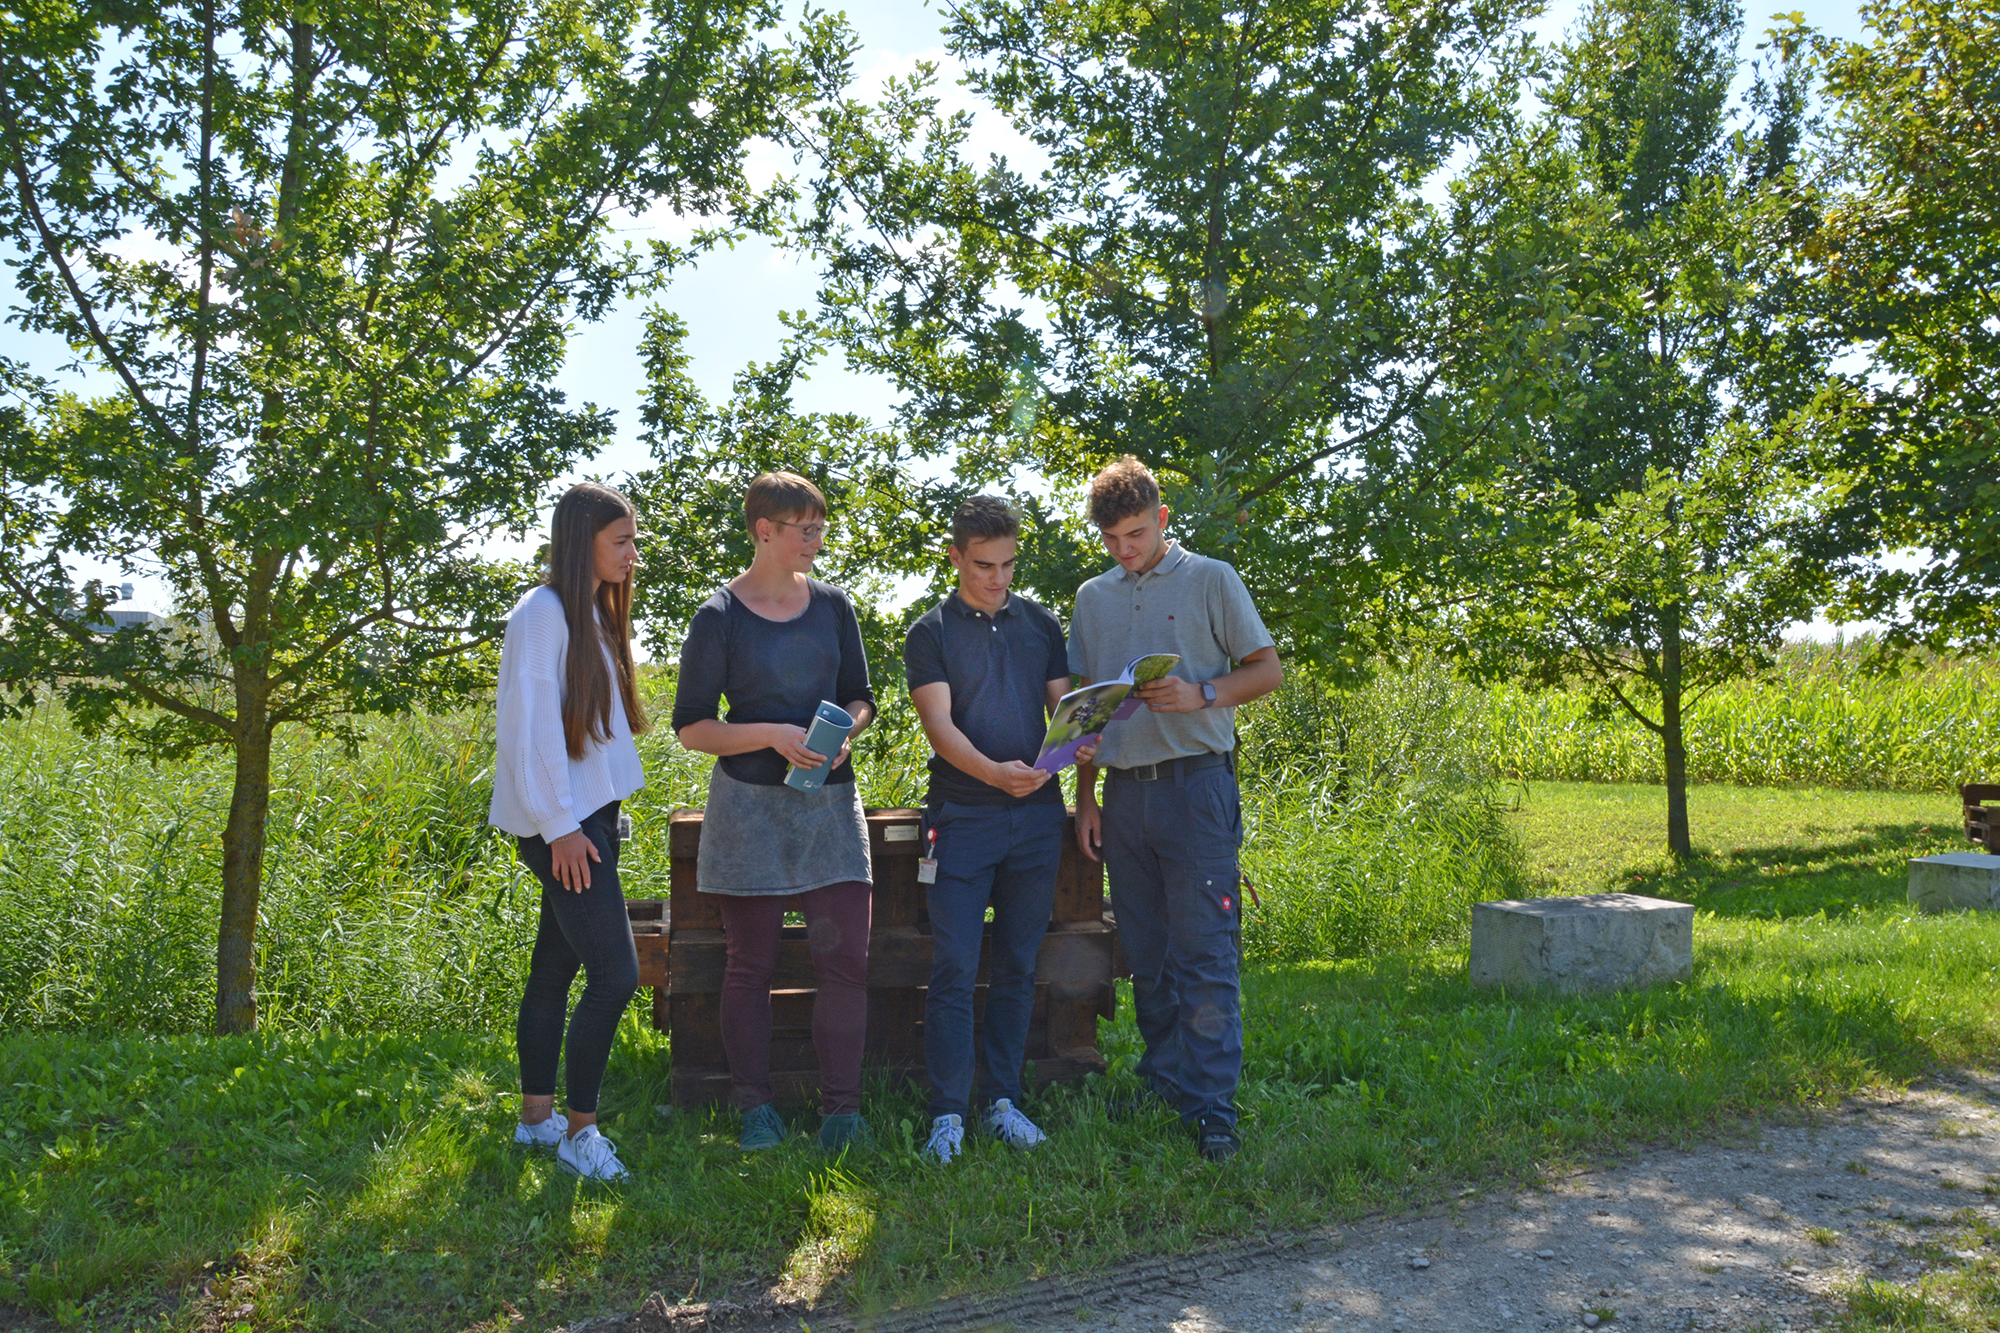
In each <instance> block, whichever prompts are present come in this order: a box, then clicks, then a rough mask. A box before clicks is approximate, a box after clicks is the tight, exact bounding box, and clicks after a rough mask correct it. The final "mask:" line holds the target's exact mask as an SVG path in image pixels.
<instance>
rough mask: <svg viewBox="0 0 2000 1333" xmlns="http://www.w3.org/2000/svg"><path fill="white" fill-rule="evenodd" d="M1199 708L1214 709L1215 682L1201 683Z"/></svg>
mask: <svg viewBox="0 0 2000 1333" xmlns="http://www.w3.org/2000/svg"><path fill="white" fill-rule="evenodd" d="M1201 706H1202V707H1203V708H1213V707H1215V682H1214V681H1212V680H1205V681H1203V682H1202V683H1201Z"/></svg>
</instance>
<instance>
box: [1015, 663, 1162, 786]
mask: <svg viewBox="0 0 2000 1333" xmlns="http://www.w3.org/2000/svg"><path fill="white" fill-rule="evenodd" d="M1180 660H1181V659H1180V654H1178V653H1145V654H1142V655H1141V656H1138V657H1135V658H1133V659H1132V661H1131V662H1130V664H1128V665H1127V666H1126V668H1125V671H1124V673H1123V674H1122V675H1120V676H1119V677H1118V678H1117V679H1116V680H1103V681H1096V682H1093V683H1092V684H1089V685H1085V686H1084V687H1083V688H1081V689H1076V690H1071V691H1070V692H1069V693H1068V694H1065V695H1064V696H1063V697H1062V698H1061V699H1059V700H1058V701H1057V702H1056V707H1055V712H1054V713H1052V714H1051V715H1050V717H1049V731H1048V735H1046V736H1044V737H1043V738H1042V752H1041V754H1040V755H1038V756H1036V759H1035V767H1036V768H1039V769H1041V770H1042V771H1043V772H1045V773H1060V772H1062V771H1063V770H1064V769H1065V768H1068V767H1069V766H1070V765H1071V764H1073V763H1075V762H1076V752H1077V751H1078V750H1080V749H1082V748H1083V747H1084V746H1086V745H1095V744H1097V742H1098V741H1099V740H1101V739H1103V736H1104V730H1105V728H1106V727H1108V726H1110V725H1111V724H1112V723H1113V722H1122V721H1123V720H1125V719H1126V718H1128V717H1130V716H1132V714H1134V713H1136V712H1138V711H1139V708H1140V703H1139V700H1138V699H1136V698H1133V697H1130V696H1131V694H1132V691H1133V690H1134V689H1137V688H1138V687H1139V686H1141V685H1143V684H1145V683H1146V682H1147V681H1149V680H1158V679H1159V678H1160V677H1162V676H1164V675H1166V674H1167V673H1168V672H1170V671H1172V670H1173V669H1174V664H1175V663H1177V662H1179V661H1180Z"/></svg>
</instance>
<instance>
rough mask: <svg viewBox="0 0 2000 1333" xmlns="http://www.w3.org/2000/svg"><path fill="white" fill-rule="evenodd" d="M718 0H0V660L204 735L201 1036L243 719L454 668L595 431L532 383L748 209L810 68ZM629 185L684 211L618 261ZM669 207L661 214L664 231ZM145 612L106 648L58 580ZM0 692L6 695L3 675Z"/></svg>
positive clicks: (88, 713) (474, 650)
mask: <svg viewBox="0 0 2000 1333" xmlns="http://www.w3.org/2000/svg"><path fill="white" fill-rule="evenodd" d="M776 21H777V14H776V13H775V11H774V10H773V9H772V8H770V7H769V6H767V5H764V4H762V3H758V2H757V0H716V2H715V3H702V4H691V5H678V4H669V3H664V2H663V0H583V3H579V4H548V3H544V2H543V0H454V2H453V3H451V4H437V3H429V2H427V0H410V2H409V3H402V4H395V5H375V4H363V5H358V6H333V7H325V8H322V7H319V6H317V5H315V4H314V3H312V0H301V2H300V3H281V4H275V5H273V4H268V3H265V2H264V0H167V2H165V3H162V4H159V5H149V6H131V5H125V4H116V3H105V2H103V0H34V2H33V3H29V4H26V5H17V6H14V7H12V8H11V9H10V10H9V11H8V13H7V14H6V15H5V16H4V17H3V18H0V24H3V25H4V36H0V176H3V177H4V181H5V188H4V189H0V236H4V238H5V240H6V241H7V242H8V243H9V245H10V247H11V250H12V257H11V258H10V260H9V263H10V266H11V268H12V271H13V278H14V282H15V285H16V287H17V288H18V290H19V292H20V301H19V303H18V305H17V306H16V307H15V308H14V309H13V310H12V311H11V312H10V313H9V315H8V318H9V319H10V320H11V321H12V322H13V323H15V324H16V325H17V326H19V327H21V328H23V329H27V330H31V331H35V332H38V333H45V334H52V335H54V336H55V337H56V338H59V339H61V340H62V341H63V342H64V343H66V344H67V345H68V346H70V347H71V348H74V349H75V350H76V362H75V366H74V367H73V369H76V370H80V371H81V372H83V375H84V378H83V383H82V387H78V386H77V384H76V383H75V378H74V377H72V378H71V380H70V381H69V386H68V387H67V388H64V387H62V386H61V385H59V384H57V383H56V382H54V381H53V380H52V379H51V375H52V374H54V373H56V372H57V371H59V370H60V369H62V368H58V367H34V368H30V367H25V366H12V367H9V372H10V381H11V385H12V387H13V388H14V390H15V391H16V398H17V404H18V408H17V411H16V412H15V414H14V415H13V416H12V417H11V418H10V419H9V421H8V422H7V423H5V426H4V429H0V679H4V680H6V681H10V682H14V683H16V684H17V685H19V686H22V687H24V688H29V689H36V688H39V689H43V690H46V689H55V690H59V691H60V693H61V696H62V698H63V699H64V701H65V702H66V703H67V704H68V706H69V708H70V709H71V710H72V711H73V712H74V713H75V715H76V716H77V717H78V719H79V720H80V721H81V722H82V723H83V725H85V726H86V727H89V728H92V729H112V730H115V731H117V732H118V733H120V734H122V735H123V736H124V737H125V738H126V740H127V741H128V742H130V743H132V744H136V745H139V746H142V747H144V748H146V749H148V750H151V751H153V752H156V753H163V754H171V753H177V752H184V751H186V750H188V749H190V748H191V747H195V746H201V745H211V744H214V745H223V746H227V747H229V748H230V749H232V750H233V752H234V757H235V780H234V787H233V791H232V794H231V799H230V805H229V815H228V822H227V826H226V828H225V829H224V831H223V838H222V865H221V906H220V923H219V930H218V945H217V987H216V1023H217V1027H218V1028H219V1029H220V1030H222V1031H225V1032H227V1031H240V1030H245V1029H249V1028H252V1027H254V1026H255V1024H256V1019H257V1007H256V991H255V980H256V935H255V931H256V922H257V908H258V896H259V892H260V887H261V879H262V858H263V851H264V825H265V819H266V813H267V809H268V805H269V799H270V756H271V745H272V737H273V734H274V733H275V732H276V731H277V730H278V729H279V728H281V727H286V726H293V725H297V726H307V727H318V728H327V729H335V730H338V729H340V728H342V727H343V726H345V725H348V723H347V719H351V718H353V717H354V716H355V715H357V714H366V713H374V712H387V711H394V710H400V709H408V708H413V707H420V706H428V705H433V704H445V703H450V702H455V701H457V700H459V699H461V698H462V697H463V696H464V695H465V693H466V692H467V691H469V690H471V689H473V688H475V687H477V686H480V685H482V684H484V683H485V682H487V681H489V680H490V669H491V660H490V658H491V645H492V643H493V642H494V640H495V637H496V635H497V634H498V632H499V630H500V628H501V618H502V617H503V616H504V614H505V612H506V610H507V608H508V606H509V605H510V603H511V601H512V599H513V597H514V595H515V593H516V592H517V591H518V589H519V587H520V586H521V585H522V583H523V582H524V581H525V578H524V575H526V574H527V571H524V570H522V569H520V568H518V567H514V566H510V565H507V564H504V563H500V562H496V561H494V560H490V559H486V558H482V556H481V554H480V546H481V542H482V540H483V539H484V537H485V536H486V535H487V534H489V533H491V532H493V531H494V530H496V529H512V530H514V531H516V532H519V531H522V530H525V529H526V528H527V527H528V526H529V525H530V524H531V522H532V521H533V520H534V517H535V514H536V510H537V508H538V506H539V504H540V503H541V502H542V501H543V500H544V498H545V496H546V491H547V488H548V485H549V483H550V481H551V479H553V478H554V477H556V476H558V475H560V474H561V473H563V472H565V471H567V470H569V469H570V468H571V467H572V466H573V465H574V464H575V463H577V462H578V461H579V460H581V459H584V458H587V457H588V456H589V455H590V454H591V453H593V452H594V451H595V450H596V449H597V448H598V447H599V446H600V445H601V444H602V442H603V441H604V440H605V438H606V435H607V433H608V430H609V424H608V420H607V417H606V414H604V413H601V412H598V411H596V410H594V409H593V408H590V407H589V406H583V407H575V406H572V405H570V404H568V403H566V402H565V401H564V398H563V396H562V395H561V394H560V393H558V392H556V391H555V390H553V389H552V388H551V387H550V381H551V379H552V377H553V376H554V374H555V373H556V371H557V370H558V368H559V367H560V365H561V363H562V359H563V354H564V348H565V343H566V338H567V334H568V332H569V329H570V327H571V326H572V324H573V323H574V322H575V321H578V320H589V319H593V318H595V317H597V316H598V315H600V314H601V313H602V312H603V311H604V310H605V308H606V306H607V305H608V304H609V303H610V302H611V301H613V300H614V299H616V298H618V297H620V296H621V295H623V294H626V293H628V292H631V291H632V290H634V289H635V288H640V287H644V286H645V285H647V284H649V283H651V282H654V281H656V280H658V279H659V278H661V277H662V276H664V275H665V274H666V273H667V272H669V271H670V270H671V269H672V268H673V267H674V266H675V265H677V264H679V263H681V262H684V261H685V260H687V259H689V258H690V257H691V256H692V254H693V253H694V252H695V251H696V250H698V249H699V248H700V247H701V245H702V244H703V243H704V242H705V241H707V240H712V239H714V238H715V237H716V236H718V235H721V234H722V233H723V231H724V230H726V229H727V227H728V226H730V225H732V224H731V215H732V213H735V214H737V215H739V216H740V218H742V219H747V221H748V222H749V223H751V224H754V223H755V222H756V220H757V214H758V210H759V209H760V208H761V207H762V203H761V201H759V200H758V199H756V198H755V197H753V193H752V191H751V190H750V189H749V187H748V186H747V185H746V182H745V178H744V174H743V159H744V152H745V145H746V141H748V140H749V139H750V138H751V137H752V136H755V135H758V134H760V133H763V132H765V130H766V129H767V127H768V126H769V125H770V124H771V123H773V121H774V120H775V119H778V118H781V117H783V116H785V115H787V114H790V113H791V112H790V110H789V108H790V107H791V106H792V105H793V104H795V103H798V102H800V101H802V100H810V99H811V98H813V97H816V96H820V95H823V94H824V93H825V92H827V91H830V89H831V88H832V87H833V86H836V85H837V81H838V79H839V78H840V77H842V62H843V60H844V52H845V49H846V46H845V42H844V39H843V38H841V37H840V35H839V31H838V29H837V28H836V27H835V26H834V25H832V24H830V23H827V22H825V21H818V20H816V21H812V22H808V23H807V24H805V25H804V26H803V27H802V28H800V29H799V30H798V32H799V35H798V37H797V38H796V39H795V40H794V41H792V42H790V43H788V44H785V45H773V44H770V43H767V42H766V41H765V40H763V39H762V38H761V37H760V36H759V34H760V33H761V32H763V31H764V30H765V29H767V28H769V27H770V26H772V25H774V24H775V23H776ZM655 206H661V207H664V208H667V209H671V210H672V211H673V212H675V213H677V214H680V215H683V216H685V217H687V218H689V219H690V220H691V222H692V223H693V224H694V225H695V226H696V228H697V229H696V230H694V231H693V232H692V234H691V237H690V238H689V239H687V240H685V241H683V242H680V243H666V242H661V243H658V244H654V245H651V246H644V247H633V246H629V245H626V244H624V243H621V242H620V240H619V238H618V236H617V234H616V230H615V227H614V223H615V222H617V220H618V219H620V218H621V217H626V216H630V215H631V214H634V213H637V212H639V211H642V210H645V209H648V208H651V207H655ZM703 227H705V228H707V229H708V230H701V229H700V228H703ZM107 567H122V568H124V569H131V570H136V571H140V572H143V573H146V574H150V575H152V576H154V577H157V578H158V579H159V580H160V581H161V582H162V583H163V584H164V586H165V587H166V589H167V590H168V593H169V596H170V598H171V602H172V605H171V608H170V609H171V611H172V613H173V624H174V628H173V629H171V630H170V631H169V632H164V633H159V632H151V631H148V630H144V629H138V628H130V629H123V630H118V631H116V632H107V628H108V627H105V626H103V625H102V617H101V612H102V610H103V607H104V605H105V603H106V601H107V599H108V594H107V592H106V589H105V587H104V586H103V584H102V583H100V582H98V581H97V580H95V579H93V578H91V577H87V575H88V574H89V573H90V571H91V570H92V569H93V568H97V569H104V568H107ZM23 697H24V698H25V697H28V696H25V695H24V696H23Z"/></svg>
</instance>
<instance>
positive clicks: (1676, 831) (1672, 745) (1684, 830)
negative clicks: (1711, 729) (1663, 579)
mask: <svg viewBox="0 0 2000 1333" xmlns="http://www.w3.org/2000/svg"><path fill="white" fill-rule="evenodd" d="M1660 744H1661V747H1662V748H1663V749H1664V750H1665V751H1666V761H1667V850H1668V851H1669V852H1671V853H1672V854H1673V856H1674V859H1675V860H1678V861H1685V860H1687V859H1688V858H1690V857H1692V856H1693V855H1694V844H1693V843H1692V842H1691V841H1690V840H1689V837H1688V765H1687V737H1686V734H1685V733H1684V732H1683V731H1682V729H1681V608H1680V604H1679V603H1678V602H1670V603H1668V605H1667V606H1666V607H1665V609H1664V611H1663V613H1662V614H1661V616H1660Z"/></svg>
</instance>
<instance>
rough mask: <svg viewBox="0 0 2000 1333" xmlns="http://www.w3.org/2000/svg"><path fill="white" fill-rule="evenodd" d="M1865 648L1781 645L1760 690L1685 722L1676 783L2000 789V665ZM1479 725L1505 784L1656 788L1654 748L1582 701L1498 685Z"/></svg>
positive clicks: (1740, 693) (1730, 696) (1721, 693)
mask: <svg viewBox="0 0 2000 1333" xmlns="http://www.w3.org/2000/svg"><path fill="white" fill-rule="evenodd" d="M1879 665H1880V658H1879V652H1878V648H1877V645H1876V644H1875V643H1874V642H1873V641H1872V640H1869V639H1865V638H1864V639H1859V640H1853V641H1849V642H1845V643H1839V644H1815V643H1796V644H1790V645H1787V647H1786V648H1785V650H1784V652H1783V654H1782V655H1781V658H1780V661H1779V665H1778V669H1777V671H1776V672H1775V673H1773V675H1772V676H1771V677H1770V678H1768V679H1766V680H1761V681H1742V682H1737V683H1734V684H1730V685H1727V686H1723V687H1721V688H1719V689H1717V690H1716V691H1714V692H1713V693H1712V694H1710V695H1709V696H1708V697H1707V698H1705V699H1704V700H1702V702H1701V703H1700V705H1699V706H1698V707H1697V708H1696V709H1695V711H1694V713H1693V714H1692V716H1691V717H1690V718H1689V720H1688V724H1687V750H1688V779H1689V781H1691V782H1728V783H1738V784H1742V785H1746V786H1774V787H1793V786H1818V787H1847V788H1878V789H1888V790H1910V791H1937V790H1947V789H1950V788H1953V787H1956V786H1957V785H1958V784H1960V783H1962V782H1979V781H1988V782H1990V781H2000V726H1996V725H1995V716H1996V715H1995V706H1996V701H2000V662H1996V661H1994V660H1992V659H1954V658H1939V659H1935V660H1932V661H1930V662H1927V663H1924V664H1922V665H1920V666H1916V667H1910V668H1906V669H1904V670H1903V671H1901V672H1900V673H1895V674H1886V673H1884V672H1882V671H1880V670H1878V669H1877V668H1878V667H1879ZM1487 719H1488V725H1489V726H1490V727H1491V729H1492V734H1493V742H1492V744H1493V750H1492V753H1493V755H1494V758H1495V760H1496V761H1497V762H1498V764H1499V765H1500V768H1501V769H1502V771H1503V772H1505V773H1507V774H1509V775H1511V776H1516V777H1520V778H1524V779H1540V780H1545V781H1581V782H1652V783H1657V782H1663V781H1665V772H1664V765H1663V761H1662V757H1661V750H1660V744H1659V741H1658V739H1657V738H1656V737H1655V736H1654V735H1653V734H1652V733H1651V732H1650V731H1647V730H1646V729H1645V728H1644V727H1642V726H1640V725H1639V724H1638V723H1637V722H1635V721H1633V720H1632V718H1631V717H1630V716H1629V715H1626V714H1624V713H1622V712H1616V713H1607V712H1605V711H1604V710H1602V709H1593V707H1592V705H1591V702H1590V699H1589V697H1588V696H1587V695H1586V694H1584V693H1583V692H1582V691H1550V692H1535V691H1526V690H1522V689H1518V688H1515V687H1511V686H1499V687H1496V688H1494V689H1493V690H1492V691H1491V692H1490V693H1489V695H1488V706H1487Z"/></svg>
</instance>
